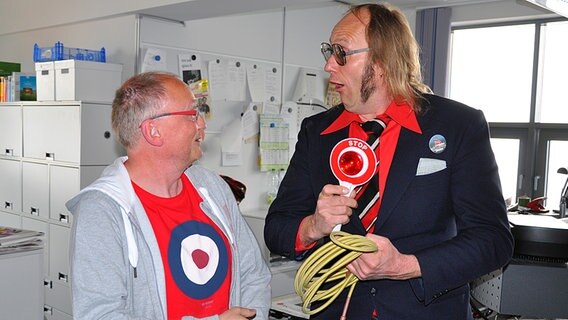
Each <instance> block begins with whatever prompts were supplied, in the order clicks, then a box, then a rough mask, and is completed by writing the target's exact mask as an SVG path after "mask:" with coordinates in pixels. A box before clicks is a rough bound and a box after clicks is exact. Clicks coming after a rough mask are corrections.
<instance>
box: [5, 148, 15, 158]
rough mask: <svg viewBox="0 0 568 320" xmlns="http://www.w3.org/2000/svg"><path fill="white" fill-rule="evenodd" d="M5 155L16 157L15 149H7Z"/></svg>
mask: <svg viewBox="0 0 568 320" xmlns="http://www.w3.org/2000/svg"><path fill="white" fill-rule="evenodd" d="M4 154H5V155H7V156H13V155H14V149H6V150H5V152H4Z"/></svg>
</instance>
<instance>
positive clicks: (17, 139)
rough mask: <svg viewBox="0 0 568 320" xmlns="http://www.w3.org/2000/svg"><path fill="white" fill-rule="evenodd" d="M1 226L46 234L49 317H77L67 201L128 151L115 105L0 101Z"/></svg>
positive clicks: (54, 319) (46, 307)
mask: <svg viewBox="0 0 568 320" xmlns="http://www.w3.org/2000/svg"><path fill="white" fill-rule="evenodd" d="M0 148H1V149H0V205H1V206H0V225H1V224H5V225H9V226H14V227H25V228H27V229H30V230H38V231H42V232H44V233H45V236H44V240H45V241H44V255H43V256H44V264H43V271H44V273H43V282H42V283H43V290H41V291H42V295H45V299H44V302H43V303H44V309H43V315H44V317H45V319H48V320H71V319H72V318H73V317H72V314H73V313H72V309H71V289H70V288H71V281H72V279H71V278H70V276H69V255H68V252H69V237H70V227H71V224H72V222H73V218H72V216H71V214H70V213H69V212H68V211H67V208H66V207H65V203H66V202H67V201H68V200H69V199H71V198H72V197H73V196H74V195H76V194H77V193H78V192H79V191H80V190H81V189H82V188H84V187H86V186H87V185H89V184H90V183H91V182H92V181H94V180H95V179H96V178H97V177H99V175H100V174H101V172H102V171H103V170H104V168H105V167H106V166H107V165H109V164H110V163H112V161H114V160H115V159H116V158H117V157H119V156H121V155H124V154H125V152H124V150H123V149H122V147H120V145H119V144H118V143H117V142H116V141H115V139H114V136H113V134H112V130H111V105H110V104H108V103H107V104H101V103H87V102H81V101H65V102H60V101H51V102H19V103H9V104H0Z"/></svg>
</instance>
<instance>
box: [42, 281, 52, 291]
mask: <svg viewBox="0 0 568 320" xmlns="http://www.w3.org/2000/svg"><path fill="white" fill-rule="evenodd" d="M43 286H44V287H46V288H49V289H52V288H53V282H51V281H49V280H43Z"/></svg>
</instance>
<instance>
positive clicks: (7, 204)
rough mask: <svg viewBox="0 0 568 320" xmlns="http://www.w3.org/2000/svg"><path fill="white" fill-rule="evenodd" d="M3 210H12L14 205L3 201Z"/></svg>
mask: <svg viewBox="0 0 568 320" xmlns="http://www.w3.org/2000/svg"><path fill="white" fill-rule="evenodd" d="M4 209H10V210H13V209H14V204H13V203H12V202H10V201H4Z"/></svg>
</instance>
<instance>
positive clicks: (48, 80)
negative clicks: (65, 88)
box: [35, 61, 55, 101]
mask: <svg viewBox="0 0 568 320" xmlns="http://www.w3.org/2000/svg"><path fill="white" fill-rule="evenodd" d="M35 70H36V90H37V101H53V100H55V70H54V67H53V61H49V62H36V63H35Z"/></svg>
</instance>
